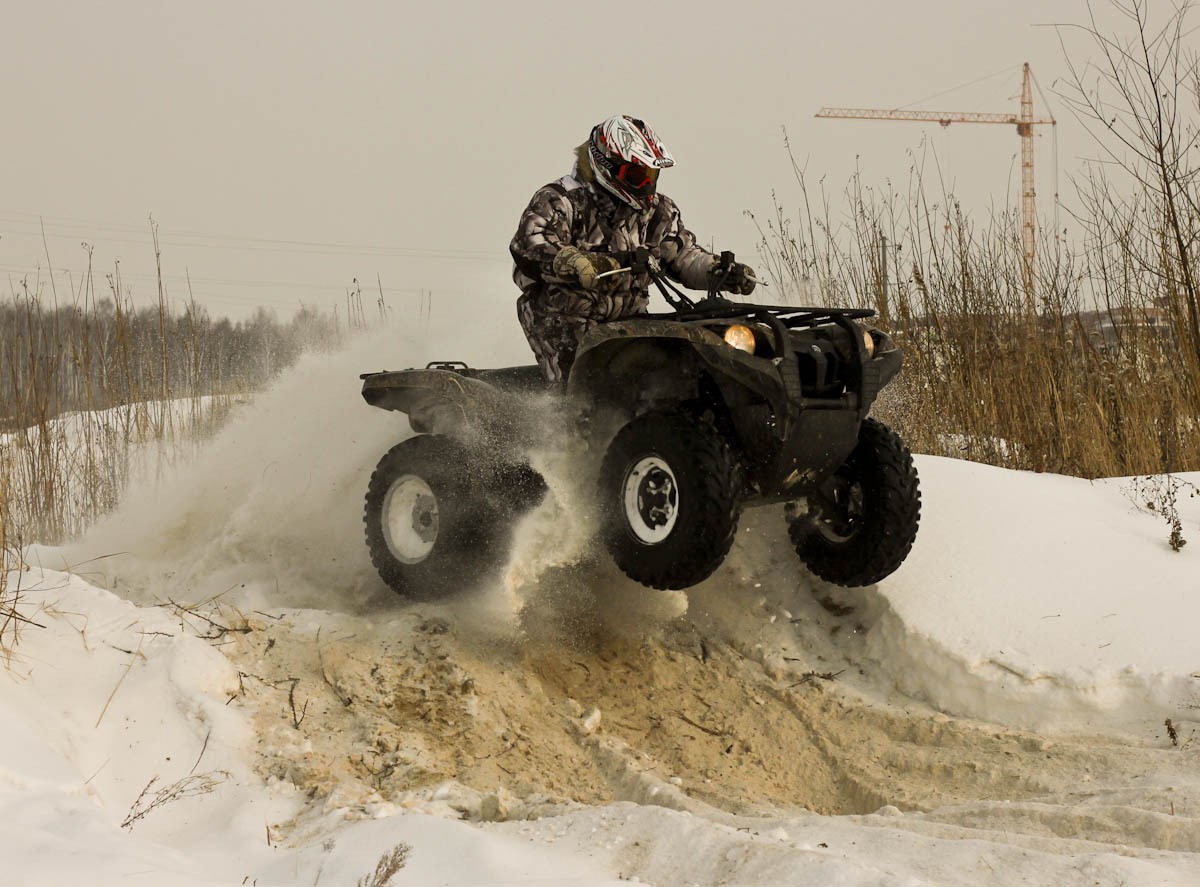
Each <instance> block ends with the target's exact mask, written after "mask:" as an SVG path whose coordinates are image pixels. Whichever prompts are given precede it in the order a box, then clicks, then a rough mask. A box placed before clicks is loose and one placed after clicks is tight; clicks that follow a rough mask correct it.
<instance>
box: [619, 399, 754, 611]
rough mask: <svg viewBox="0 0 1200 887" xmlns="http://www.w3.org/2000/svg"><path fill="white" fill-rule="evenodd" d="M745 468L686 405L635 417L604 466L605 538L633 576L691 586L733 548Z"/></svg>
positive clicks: (655, 584) (646, 582)
mask: <svg viewBox="0 0 1200 887" xmlns="http://www.w3.org/2000/svg"><path fill="white" fill-rule="evenodd" d="M741 494H742V475H741V469H740V467H739V465H738V461H737V459H736V458H735V457H734V454H733V452H732V450H730V448H729V445H728V444H727V443H726V442H725V440H724V438H723V437H722V436H721V435H720V433H719V432H718V431H717V430H716V429H715V428H713V427H712V425H710V424H708V423H706V422H703V421H701V420H699V419H696V418H693V417H691V416H688V415H683V414H680V413H669V412H654V413H647V414H646V415H644V416H640V417H638V418H637V419H634V420H633V421H632V422H630V423H629V424H628V425H626V426H625V427H624V428H622V429H621V430H620V431H619V432H617V435H616V437H614V438H613V441H612V443H611V444H609V447H608V452H607V453H606V454H605V456H604V462H603V465H602V466H601V469H600V497H601V500H600V501H601V503H602V507H603V510H604V528H603V534H604V541H605V544H606V545H607V546H608V550H609V552H610V553H611V554H612V556H613V560H614V561H616V563H617V566H618V567H620V568H621V571H622V572H623V573H625V575H626V576H628V577H629V578H630V579H633V580H635V581H637V582H641V583H642V584H643V585H648V586H650V587H651V588H661V589H675V588H687V587H688V586H691V585H695V584H696V583H697V582H701V581H703V580H704V579H707V578H708V577H709V576H710V575H712V572H713V571H714V570H716V568H717V567H719V566H720V565H721V562H722V561H723V560H724V559H725V555H726V554H728V552H729V547H730V545H732V544H733V535H734V533H735V532H736V531H737V522H738V515H739V513H740V511H741Z"/></svg>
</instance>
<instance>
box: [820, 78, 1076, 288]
mask: <svg viewBox="0 0 1200 887" xmlns="http://www.w3.org/2000/svg"><path fill="white" fill-rule="evenodd" d="M816 116H818V117H834V118H845V119H852V120H908V121H920V122H927V123H938V124H941V125H942V126H949V125H950V124H951V123H1002V124H1008V125H1010V126H1015V127H1016V129H1017V135H1018V136H1019V137H1020V139H1021V259H1022V262H1021V279H1022V283H1023V284H1024V287H1025V298H1026V302H1027V303H1028V305H1029V307H1030V308H1031V309H1032V308H1033V307H1034V304H1035V303H1034V273H1033V272H1034V250H1035V249H1036V244H1037V206H1036V193H1035V190H1034V181H1033V128H1034V126H1039V125H1043V124H1048V125H1050V126H1056V125H1057V121H1056V120H1055V119H1054V118H1053V117H1034V116H1033V89H1032V88H1031V84H1030V74H1029V62H1026V63H1025V65H1024V74H1023V77H1022V79H1021V108H1020V112H1019V113H1017V114H1011V113H1008V114H1004V113H1000V114H992V113H983V112H978V111H921V110H915V111H905V110H885V109H882V108H822V109H821V110H820V111H818V112H817V115H816Z"/></svg>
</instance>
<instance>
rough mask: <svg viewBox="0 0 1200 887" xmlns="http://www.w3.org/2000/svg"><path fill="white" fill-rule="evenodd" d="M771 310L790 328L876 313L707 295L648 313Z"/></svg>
mask: <svg viewBox="0 0 1200 887" xmlns="http://www.w3.org/2000/svg"><path fill="white" fill-rule="evenodd" d="M762 314H770V315H772V316H774V317H776V318H778V319H779V321H780V323H782V324H783V325H784V326H785V327H787V328H788V329H797V328H801V327H810V326H820V325H821V324H823V323H837V322H838V321H839V320H843V319H845V320H861V319H863V318H867V317H874V316H875V312H874V311H872V310H871V309H870V308H818V307H816V306H794V305H755V304H751V303H749V302H732V301H730V300H729V299H722V298H715V299H714V298H708V299H703V300H701V301H700V302H697V303H696V304H694V305H693V306H692V307H691V308H684V309H682V310H679V311H668V312H664V313H662V314H647V315H646V316H647V317H652V318H654V319H655V320H679V321H684V322H687V321H690V320H734V319H736V318H739V317H746V318H753V317H754V316H755V315H762Z"/></svg>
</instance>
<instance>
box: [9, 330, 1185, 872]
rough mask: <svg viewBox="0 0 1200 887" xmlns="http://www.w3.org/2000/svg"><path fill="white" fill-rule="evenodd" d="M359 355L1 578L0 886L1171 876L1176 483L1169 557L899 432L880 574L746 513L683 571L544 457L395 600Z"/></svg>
mask: <svg viewBox="0 0 1200 887" xmlns="http://www.w3.org/2000/svg"><path fill="white" fill-rule="evenodd" d="M372 347H374V348H375V349H376V350H375V351H372V350H370V349H371V348H372ZM378 348H379V343H378V342H376V343H373V345H372V343H365V344H364V346H363V347H362V348H361V349H359V351H358V352H357V353H350V354H343V355H336V356H325V357H321V358H313V359H311V360H309V361H308V362H306V363H304V364H302V365H301V366H300V367H299V368H298V369H297V371H296V372H295V373H293V374H292V375H291V376H289V377H288V378H287V379H284V380H282V381H281V383H280V384H279V385H278V386H276V388H275V389H273V391H272V392H270V393H268V394H267V395H265V396H263V397H261V398H260V399H259V400H258V401H257V402H256V403H255V405H254V409H253V410H246V411H244V412H243V413H242V414H240V415H237V416H235V418H234V421H233V422H232V423H231V425H230V426H229V427H228V428H227V429H226V430H225V431H224V432H223V433H222V434H220V435H219V436H218V437H217V438H216V439H215V440H214V441H213V442H212V443H211V444H210V445H209V446H208V447H207V448H206V449H205V451H204V452H203V453H202V455H201V457H200V458H199V459H198V460H197V461H196V462H195V463H194V464H192V465H191V466H189V467H187V468H183V469H180V470H179V472H178V474H177V476H176V477H174V478H173V480H172V482H171V483H170V484H169V485H168V486H166V487H159V488H157V489H156V490H152V489H150V488H148V487H147V488H145V489H143V490H141V491H137V490H135V491H133V493H132V494H131V495H130V497H129V498H128V500H127V503H126V505H125V507H124V508H123V510H122V511H121V512H119V513H118V514H117V515H115V516H114V518H113V519H112V520H110V521H108V522H106V523H105V524H103V525H101V526H99V527H97V528H96V529H95V531H94V532H93V533H92V534H90V535H89V537H88V538H87V539H86V540H85V541H84V542H83V543H81V544H80V545H77V546H73V547H72V548H70V549H33V550H31V551H30V552H28V554H27V557H26V561H27V563H28V565H29V566H28V568H27V569H24V570H22V571H17V572H13V573H11V574H10V575H9V591H8V593H9V594H10V595H12V594H13V593H14V592H19V601H18V603H17V605H16V606H17V610H18V612H19V613H20V614H21V615H22V617H24V619H26V620H28V622H23V623H19V624H17V625H12V624H10V626H9V629H8V631H7V632H6V633H5V634H4V635H3V641H4V650H5V663H4V668H3V669H2V670H0V761H2V763H0V812H2V813H3V815H4V817H5V821H6V822H7V823H8V826H7V827H6V828H5V829H4V830H3V832H2V837H0V853H2V858H3V859H4V860H5V866H4V875H3V876H2V877H0V882H2V883H4V884H8V883H12V884H27V885H35V884H46V885H51V884H53V885H58V884H63V883H87V884H97V885H102V884H118V883H119V884H122V885H124V884H136V883H146V884H155V885H192V884H243V883H244V884H259V885H264V887H265V885H284V884H287V885H293V884H330V885H342V884H347V885H355V884H364V885H368V884H376V885H382V884H384V883H388V884H391V885H395V887H399V885H402V884H412V885H436V884H445V885H468V884H469V885H510V884H571V885H602V884H617V883H626V882H628V881H633V880H636V881H640V882H642V883H651V884H657V885H691V884H697V885H717V884H740V885H749V884H771V885H776V884H778V885H830V884H964V883H971V884H997V885H1001V884H1003V885H1007V884H1012V883H1034V884H1056V885H1058V884H1066V885H1085V884H1087V885H1091V884H1097V883H1098V884H1189V885H1190V884H1195V883H1200V856H1198V855H1197V854H1198V853H1200V768H1198V764H1200V755H1198V749H1200V743H1197V742H1196V740H1195V738H1194V737H1195V731H1196V729H1197V728H1198V727H1200V652H1197V651H1198V650H1200V647H1198V646H1197V644H1196V643H1195V641H1194V639H1193V637H1192V635H1193V634H1194V630H1195V628H1194V627H1195V626H1196V625H1197V624H1198V619H1197V617H1198V616H1200V562H1198V561H1197V558H1198V557H1200V499H1198V498H1187V497H1186V493H1185V497H1184V498H1182V499H1181V500H1180V501H1179V508H1180V512H1181V515H1182V517H1183V526H1184V535H1185V537H1187V538H1189V539H1190V540H1191V541H1192V544H1190V545H1188V546H1186V547H1185V548H1184V549H1183V550H1182V551H1180V552H1178V553H1176V552H1173V551H1171V549H1170V548H1169V547H1168V545H1167V532H1168V530H1167V526H1166V523H1165V522H1164V521H1163V519H1162V517H1161V516H1160V515H1158V514H1154V513H1151V512H1148V511H1147V510H1146V509H1144V508H1139V507H1137V506H1136V505H1135V502H1134V501H1133V500H1132V499H1131V498H1130V496H1129V495H1128V493H1129V491H1130V484H1129V482H1128V481H1122V480H1112V481H1105V482H1100V483H1088V482H1085V481H1079V480H1075V479H1070V478H1063V477H1056V476H1047V475H1031V474H1024V473H1016V472H1008V471H1002V470H998V469H993V468H988V467H985V466H979V465H974V464H969V463H965V462H959V461H954V460H947V459H938V458H932V457H922V458H920V459H919V470H920V472H921V478H922V485H923V490H924V510H923V520H922V529H921V533H920V536H919V537H918V540H917V546H916V548H915V550H914V552H913V554H912V555H911V557H910V558H909V560H908V562H907V563H906V564H905V565H904V567H903V568H902V569H901V570H900V571H899V572H898V573H897V574H895V575H894V576H893V577H891V578H889V579H888V580H886V581H885V582H883V583H882V584H881V585H879V586H878V587H875V588H870V589H866V590H863V591H858V592H850V591H844V590H839V589H835V588H832V587H829V586H825V585H823V584H821V583H819V582H816V581H815V580H813V579H812V578H811V577H810V576H809V575H808V574H806V573H805V572H804V571H803V570H802V569H801V568H800V567H799V566H798V565H797V564H796V563H794V558H793V557H792V556H791V555H790V553H789V552H788V551H787V546H786V537H785V533H784V531H783V527H782V520H781V518H780V516H779V515H778V514H776V513H774V512H773V511H766V510H763V511H758V512H752V513H748V514H747V515H746V516H745V518H744V520H743V529H742V531H741V533H740V535H739V540H738V543H737V544H736V546H735V549H734V551H733V553H732V554H731V556H730V558H729V561H728V562H727V564H726V565H725V566H724V567H723V568H722V569H721V570H720V571H719V572H718V573H717V574H716V575H715V576H714V577H713V578H712V579H710V580H709V581H708V582H706V583H703V584H702V585H701V586H698V587H697V588H695V589H692V590H690V591H689V592H688V593H686V594H685V593H652V592H649V591H646V590H644V589H640V588H638V587H636V586H633V585H632V584H631V583H629V582H627V581H626V580H624V579H623V578H622V577H620V576H619V574H617V573H616V571H615V570H614V569H613V568H612V567H611V565H609V564H608V563H607V561H606V560H605V559H604V558H603V557H601V556H596V555H595V554H594V553H592V552H591V551H589V550H588V548H587V546H586V545H585V544H584V543H583V540H584V539H585V537H586V533H585V532H584V531H583V530H584V528H582V527H580V526H578V525H577V523H576V522H575V521H574V520H573V517H574V515H575V512H574V510H572V509H571V508H570V507H569V506H570V488H569V487H570V485H569V483H566V482H564V483H563V484H562V485H554V491H555V493H556V496H555V497H551V500H549V501H548V502H547V503H546V504H545V505H544V506H543V507H542V509H540V510H539V511H538V512H536V513H535V514H534V515H531V516H530V517H529V518H528V519H527V520H526V522H525V524H524V525H523V526H522V527H521V528H520V529H519V531H518V533H517V537H516V540H515V544H514V551H513V555H512V561H511V563H510V564H509V566H508V568H507V570H506V571H505V572H504V573H503V574H501V575H498V576H495V577H488V578H486V579H481V582H480V587H479V588H478V589H474V590H472V591H470V592H468V593H466V594H465V595H464V596H463V597H462V598H461V599H459V600H458V601H456V602H453V603H450V604H443V605H419V606H418V605H410V604H406V603H405V602H403V601H401V600H399V599H397V598H395V596H393V595H391V594H390V593H388V592H386V591H385V590H384V589H382V588H381V587H380V585H379V583H378V580H376V579H375V578H374V577H373V575H372V573H371V569H370V566H369V564H367V562H366V557H365V553H364V552H363V550H362V548H363V546H362V543H361V540H360V539H359V533H360V527H361V511H360V508H361V506H360V501H361V499H360V497H361V491H362V489H363V487H364V486H365V481H366V476H367V474H368V473H369V471H370V468H371V466H372V465H373V463H374V461H375V460H376V459H377V458H378V456H379V455H380V454H381V453H382V452H383V451H384V450H385V449H386V448H387V447H388V446H389V445H390V444H391V443H392V442H394V440H395V439H396V438H397V436H398V434H399V433H400V431H401V428H402V425H401V423H399V422H398V421H397V417H395V416H390V415H388V414H386V413H382V412H380V411H378V410H370V409H368V408H367V407H366V406H365V405H363V404H362V403H361V400H359V399H358V395H357V378H356V374H357V373H358V372H360V371H363V370H368V369H372V368H379V367H376V366H375V364H377V363H379V358H378V350H377V349H378ZM364 353H367V354H371V355H372V356H371V357H370V358H368V359H364ZM408 362H409V361H404V362H403V363H401V362H398V361H393V363H394V365H406V364H407V363H408ZM411 362H416V361H411ZM298 404H304V405H305V407H306V408H305V409H298V408H297V405H298ZM551 467H552V466H551ZM1185 479H1187V480H1189V481H1190V482H1192V483H1200V476H1196V475H1192V476H1185ZM1133 498H1134V499H1136V498H1137V497H1133ZM63 568H69V570H64V569H63ZM101 585H103V586H105V587H107V588H108V589H112V590H104V589H103V588H101V587H99V586H101ZM113 590H115V592H116V593H114V591H113ZM14 628H16V629H19V631H18V633H17V634H16V635H14V634H13V629H14ZM1168 718H1169V719H1170V720H1171V724H1172V729H1173V730H1174V732H1175V741H1174V743H1173V741H1172V739H1171V737H1170V735H1169V734H1168V730H1167V727H1166V725H1165V721H1166V720H1167V719H1168ZM1175 743H1178V744H1175ZM388 854H391V856H390V857H388ZM385 857H388V858H390V860H391V862H392V864H393V868H394V869H395V873H394V874H393V875H392V877H391V878H390V880H387V879H386V877H385V875H386V873H385V872H381V874H380V876H379V877H378V878H375V879H374V880H372V879H373V877H374V872H375V870H376V864H377V861H380V860H381V859H385Z"/></svg>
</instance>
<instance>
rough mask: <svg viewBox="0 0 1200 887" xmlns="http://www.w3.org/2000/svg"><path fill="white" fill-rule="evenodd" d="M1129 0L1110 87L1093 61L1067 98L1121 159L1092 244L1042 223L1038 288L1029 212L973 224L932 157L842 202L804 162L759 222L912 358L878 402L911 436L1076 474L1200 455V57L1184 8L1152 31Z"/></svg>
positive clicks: (775, 273) (1082, 184)
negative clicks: (1025, 218)
mask: <svg viewBox="0 0 1200 887" xmlns="http://www.w3.org/2000/svg"><path fill="white" fill-rule="evenodd" d="M1119 8H1122V9H1127V11H1129V12H1130V20H1131V21H1132V22H1134V31H1135V36H1134V38H1133V39H1131V40H1123V39H1121V38H1119V37H1103V36H1101V35H1098V34H1095V32H1094V31H1089V32H1090V33H1093V35H1094V36H1095V39H1096V42H1097V45H1098V46H1099V47H1100V54H1101V56H1102V57H1103V58H1105V59H1107V60H1108V67H1107V68H1106V67H1105V66H1104V65H1101V66H1087V67H1085V68H1084V69H1083V70H1085V71H1088V72H1089V74H1088V76H1094V75H1095V72H1096V71H1097V70H1099V71H1100V72H1101V81H1102V82H1101V84H1100V86H1101V87H1104V89H1102V88H1098V87H1097V85H1096V84H1095V83H1092V82H1090V81H1089V82H1085V81H1084V80H1083V79H1082V75H1081V77H1080V78H1079V80H1078V81H1077V83H1076V85H1075V90H1074V93H1073V95H1074V96H1075V107H1076V109H1077V110H1078V111H1079V113H1080V115H1081V117H1083V118H1084V119H1085V121H1086V120H1088V119H1091V120H1092V121H1093V122H1096V123H1097V127H1096V132H1095V133H1094V134H1095V135H1096V138H1097V146H1098V150H1099V153H1100V154H1101V155H1102V156H1105V157H1107V158H1108V159H1109V162H1108V163H1106V164H1103V165H1100V164H1097V165H1093V166H1091V167H1089V168H1088V169H1087V170H1086V171H1085V173H1084V174H1083V175H1082V176H1081V177H1080V179H1079V180H1078V181H1077V182H1076V199H1075V201H1074V202H1075V203H1076V204H1077V205H1078V207H1079V209H1078V210H1077V211H1076V212H1075V214H1074V216H1075V221H1076V223H1077V224H1078V227H1079V229H1080V230H1081V232H1082V239H1081V242H1080V243H1078V245H1071V244H1066V243H1061V242H1058V241H1057V240H1056V239H1055V238H1053V236H1043V237H1042V240H1041V243H1040V244H1039V250H1038V261H1037V265H1036V268H1035V275H1036V281H1035V287H1034V292H1033V293H1032V294H1030V293H1027V292H1026V289H1025V286H1024V285H1023V281H1022V274H1021V255H1020V228H1019V225H1020V219H1019V216H1018V214H1017V213H1016V212H1015V211H1012V212H1007V213H999V214H996V215H994V216H992V217H991V218H989V219H988V220H987V222H986V223H984V224H982V225H977V224H975V223H973V222H972V221H971V220H970V219H968V218H967V217H965V216H964V215H963V214H962V213H961V211H960V210H959V208H958V206H957V204H956V202H955V200H954V198H953V196H952V195H950V194H947V193H945V191H944V190H943V191H940V193H931V192H932V191H934V189H933V188H930V187H929V186H928V183H927V182H926V180H925V178H924V177H923V175H922V169H923V167H924V165H925V158H923V157H918V156H914V164H913V167H914V172H913V176H912V180H911V182H910V185H909V188H908V190H907V191H906V192H905V193H898V192H896V191H894V190H892V189H891V188H888V189H883V190H880V189H875V188H872V187H869V186H866V185H864V184H863V182H862V180H861V178H860V177H859V176H856V177H855V178H854V179H853V180H852V181H851V182H850V183H849V185H848V186H847V187H846V189H845V190H844V192H843V194H842V195H841V197H842V201H841V204H842V206H844V208H842V209H838V210H835V209H834V208H833V205H832V202H831V199H830V196H829V195H828V194H827V193H825V192H824V191H822V192H821V193H820V194H813V193H812V192H811V191H810V189H809V188H808V185H807V182H806V179H805V176H804V172H803V170H801V169H800V168H799V167H797V166H795V164H794V163H793V167H794V169H795V172H796V180H797V183H798V185H799V188H800V194H801V209H800V211H799V213H797V214H796V215H795V216H792V215H790V214H789V213H787V212H785V211H784V210H783V209H782V208H781V207H779V206H778V205H777V207H776V211H775V214H774V216H773V218H771V219H768V220H760V221H758V224H759V230H760V232H761V234H762V243H761V252H762V255H763V258H764V260H765V263H766V266H767V271H768V273H769V276H770V278H771V280H772V281H773V283H774V284H775V285H776V286H778V287H779V288H781V289H782V290H783V292H784V293H785V294H787V295H788V296H789V297H790V298H791V299H792V300H796V301H801V302H823V303H825V304H852V305H865V306H867V307H872V308H874V309H875V310H876V311H877V312H878V313H879V315H880V318H881V325H882V326H884V327H885V328H887V329H889V330H891V331H892V332H893V333H894V335H895V336H896V338H897V339H898V340H899V342H900V343H901V345H902V347H903V349H904V352H905V369H904V372H903V373H902V374H901V376H900V377H899V378H898V379H897V381H896V382H895V383H893V385H892V386H891V388H889V389H888V390H887V391H886V392H885V397H883V398H882V399H881V401H880V403H879V405H878V407H877V410H878V411H879V412H880V413H881V417H882V418H884V420H885V421H889V422H890V423H891V424H893V425H895V426H896V427H897V428H898V429H899V430H901V432H902V433H903V434H904V435H905V437H906V438H907V439H908V441H909V442H910V444H911V445H912V446H913V447H914V449H917V450H919V451H921V452H926V453H934V454H941V455H948V456H956V457H961V458H967V459H972V460H976V461H981V462H987V463H991V464H995V465H1001V466H1005V467H1010V468H1020V469H1031V470H1035V471H1052V472H1058V473H1064V474H1072V475H1078V476H1081V477H1102V476H1127V475H1138V474H1141V475H1149V474H1159V473H1163V472H1168V471H1181V470H1196V469H1200V312H1198V310H1197V289H1198V282H1200V278H1198V276H1197V266H1198V265H1200V248H1198V245H1200V203H1198V200H1200V165H1198V164H1197V161H1196V160H1195V159H1193V157H1194V156H1200V155H1197V151H1196V149H1195V147H1194V146H1195V144H1196V141H1197V139H1198V138H1200V76H1198V73H1197V72H1198V67H1197V64H1196V53H1195V52H1194V51H1193V50H1190V49H1189V48H1188V47H1187V46H1186V45H1185V44H1184V42H1183V40H1182V38H1181V37H1180V36H1179V35H1182V34H1184V33H1185V29H1183V28H1182V16H1183V15H1185V14H1186V9H1183V10H1180V11H1178V12H1177V13H1176V16H1177V18H1176V19H1173V21H1172V23H1171V25H1172V26H1169V27H1167V28H1166V29H1164V30H1163V31H1162V32H1161V33H1160V37H1159V38H1158V40H1157V42H1156V41H1155V40H1154V39H1151V37H1152V35H1146V41H1145V42H1143V41H1142V40H1141V39H1140V37H1141V35H1143V34H1145V30H1144V29H1145V27H1146V26H1145V21H1144V18H1139V16H1138V13H1139V12H1142V11H1144V10H1143V9H1142V7H1141V6H1140V5H1138V4H1137V3H1134V4H1133V5H1132V6H1130V7H1128V8H1126V7H1119ZM1139 29H1141V30H1139ZM1173 35H1174V36H1173ZM1114 47H1123V48H1119V49H1114ZM1106 71H1107V74H1105V72H1106ZM1172 71H1174V72H1176V73H1175V76H1176V77H1177V78H1178V79H1177V80H1176V81H1173V82H1172V83H1170V84H1165V83H1163V82H1162V81H1161V76H1162V75H1163V72H1166V73H1167V74H1168V75H1170V73H1171V72H1172ZM1139 78H1140V80H1139ZM1146 81H1148V82H1146ZM1139 84H1140V85H1139ZM1097 95H1111V96H1113V101H1111V102H1109V101H1105V102H1104V103H1101V102H1100V100H1099V99H1097V98H1096V96H1097ZM1167 95H1171V96H1174V99H1173V101H1172V102H1171V103H1170V109H1169V113H1166V114H1164V113H1163V112H1162V109H1161V107H1156V105H1155V103H1154V97H1155V96H1167ZM1089 115H1090V117H1089ZM1110 120H1115V121H1117V123H1116V126H1117V128H1118V129H1119V131H1118V132H1115V133H1114V132H1113V127H1112V126H1111V125H1110V123H1109V122H1108V121H1110ZM1113 158H1120V160H1119V162H1114V161H1113ZM1030 295H1032V296H1033V297H1034V298H1033V299H1030V298H1029V296H1030ZM1031 306H1036V307H1035V309H1034V310H1031Z"/></svg>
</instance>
